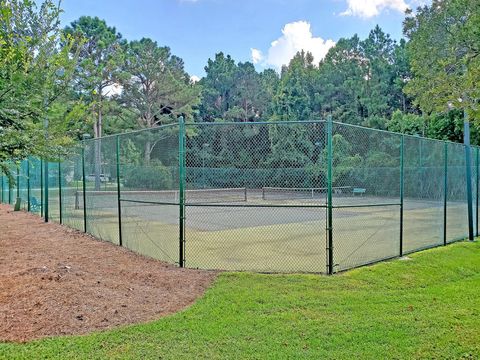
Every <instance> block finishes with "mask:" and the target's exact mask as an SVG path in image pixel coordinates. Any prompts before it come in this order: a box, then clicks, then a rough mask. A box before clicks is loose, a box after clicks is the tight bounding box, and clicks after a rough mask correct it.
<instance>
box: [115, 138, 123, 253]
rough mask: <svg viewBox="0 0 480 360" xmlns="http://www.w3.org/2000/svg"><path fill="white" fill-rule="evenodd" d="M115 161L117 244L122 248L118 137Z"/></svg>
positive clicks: (118, 139) (117, 139)
mask: <svg viewBox="0 0 480 360" xmlns="http://www.w3.org/2000/svg"><path fill="white" fill-rule="evenodd" d="M115 148H116V159H117V201H118V204H117V205H118V244H119V245H120V246H123V238H122V202H121V200H120V199H121V197H120V196H121V193H120V136H119V135H117V136H116V146H115Z"/></svg>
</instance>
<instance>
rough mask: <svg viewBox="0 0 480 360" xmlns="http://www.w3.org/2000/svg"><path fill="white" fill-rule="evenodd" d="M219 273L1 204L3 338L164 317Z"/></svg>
mask: <svg viewBox="0 0 480 360" xmlns="http://www.w3.org/2000/svg"><path fill="white" fill-rule="evenodd" d="M215 276H216V274H215V273H214V272H207V271H198V270H188V269H180V268H177V267H175V266H172V265H168V264H165V263H162V262H159V261H156V260H152V259H148V258H145V257H142V256H140V255H137V254H134V253H132V252H130V251H128V250H126V249H124V248H120V247H118V246H115V245H112V244H109V243H105V242H101V241H98V240H95V239H93V238H91V237H90V236H88V235H85V234H83V233H80V232H78V231H75V230H71V229H68V228H66V227H62V226H60V225H57V224H45V223H44V222H43V220H42V219H40V218H39V217H37V216H35V215H32V214H27V213H23V212H15V213H14V212H13V211H12V209H11V208H10V207H9V206H4V205H0V341H28V340H32V339H36V338H41V337H46V336H57V335H70V334H84V333H88V332H91V331H95V330H102V329H109V328H112V327H115V326H118V325H125V324H132V323H139V322H145V321H150V320H154V319H158V318H160V317H161V316H164V315H167V314H171V313H173V312H176V311H178V310H181V309H183V308H185V307H187V306H189V305H191V304H192V303H193V302H194V301H195V300H196V299H197V298H198V297H199V296H200V295H202V294H203V293H204V291H205V290H206V288H207V287H208V286H209V285H210V284H211V282H212V281H213V280H214V278H215Z"/></svg>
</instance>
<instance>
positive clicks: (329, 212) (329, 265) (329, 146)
mask: <svg viewBox="0 0 480 360" xmlns="http://www.w3.org/2000/svg"><path fill="white" fill-rule="evenodd" d="M332 137H333V121H332V117H331V116H329V117H328V118H327V257H328V259H327V272H328V274H329V275H332V274H333V272H334V264H333V262H334V260H333V204H332V191H333V184H332V183H333V143H332Z"/></svg>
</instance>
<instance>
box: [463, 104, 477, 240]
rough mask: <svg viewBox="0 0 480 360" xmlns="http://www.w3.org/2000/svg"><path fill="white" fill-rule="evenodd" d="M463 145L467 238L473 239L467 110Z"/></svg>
mask: <svg viewBox="0 0 480 360" xmlns="http://www.w3.org/2000/svg"><path fill="white" fill-rule="evenodd" d="M463 114H464V120H465V121H464V139H463V140H464V145H465V165H466V169H465V170H466V177H467V179H466V180H467V206H468V239H469V240H471V241H473V240H474V237H473V194H472V153H471V147H470V123H469V122H468V117H467V112H466V111H464V112H463Z"/></svg>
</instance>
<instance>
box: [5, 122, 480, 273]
mask: <svg viewBox="0 0 480 360" xmlns="http://www.w3.org/2000/svg"><path fill="white" fill-rule="evenodd" d="M467 150H468V148H467V147H466V146H464V145H463V144H456V143H450V142H443V141H437V140H431V139H425V138H421V137H416V136H407V135H401V134H397V133H391V132H386V131H379V130H374V129H368V128H362V127H358V126H353V125H347V124H341V123H336V122H332V121H302V122H294V121H282V122H280V121H279V122H256V123H226V122H217V123H189V124H184V123H183V121H182V120H181V121H180V122H179V123H178V124H172V125H166V126H161V127H157V128H154V129H146V130H142V131H136V132H131V133H125V134H119V135H115V136H108V137H104V138H101V139H92V140H86V141H84V142H82V144H80V146H79V147H78V148H76V149H72V150H71V151H70V155H68V156H66V157H63V159H62V160H61V161H52V160H51V159H50V160H49V161H42V160H38V159H33V158H31V159H28V160H24V161H22V162H20V163H18V164H17V163H15V164H12V165H11V177H10V178H9V177H7V176H6V175H5V174H3V176H1V178H0V186H1V191H0V201H1V202H2V203H8V204H14V203H15V202H17V198H19V199H20V200H21V203H22V204H23V208H24V209H25V210H29V211H31V212H34V213H38V214H39V215H41V216H44V217H45V218H46V219H48V220H49V221H55V222H59V223H63V224H65V225H68V226H70V227H72V228H75V229H78V230H81V231H85V232H88V233H90V234H92V235H94V236H95V237H97V238H99V239H102V240H104V241H109V242H112V243H114V244H118V245H121V246H125V247H127V248H129V249H131V250H133V251H135V252H138V253H141V254H144V255H147V256H150V257H153V258H156V259H160V260H163V261H166V262H169V263H175V264H178V265H180V266H186V267H190V268H202V269H224V270H250V271H260V272H312V273H334V272H337V271H342V270H346V269H350V268H353V267H357V266H361V265H365V264H369V263H372V262H376V261H380V260H384V259H389V258H394V257H398V256H402V255H404V254H408V253H411V252H414V251H418V250H420V249H425V248H429V247H434V246H439V245H444V244H447V243H449V242H453V241H456V240H460V239H464V238H466V237H467V236H468V234H469V224H468V202H469V200H471V202H472V205H473V226H474V229H473V230H474V233H475V234H477V235H478V206H479V196H478V195H479V193H478V187H479V181H478V179H479V160H480V159H479V148H477V147H471V164H470V169H469V170H470V171H471V177H470V179H468V180H469V181H471V184H472V191H471V194H470V198H469V196H468V189H467V183H468V181H467V166H466V161H465V159H466V158H467V157H466V151H467ZM99 256H101V254H99Z"/></svg>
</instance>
